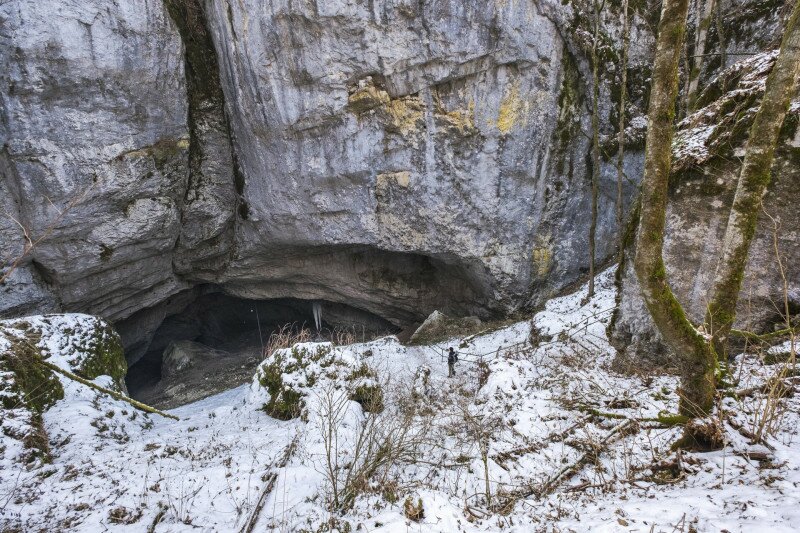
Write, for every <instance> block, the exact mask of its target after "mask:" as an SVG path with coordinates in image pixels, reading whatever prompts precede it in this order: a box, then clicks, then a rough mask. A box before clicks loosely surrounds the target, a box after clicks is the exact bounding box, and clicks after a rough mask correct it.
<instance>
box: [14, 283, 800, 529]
mask: <svg viewBox="0 0 800 533" xmlns="http://www.w3.org/2000/svg"><path fill="white" fill-rule="evenodd" d="M585 296H586V289H585V288H584V289H582V290H579V291H578V292H576V293H574V294H571V295H569V296H565V297H563V298H558V299H554V300H551V301H550V302H549V303H548V304H547V306H546V308H545V309H544V310H543V311H541V312H539V313H537V314H536V315H535V316H534V317H533V319H532V320H531V321H526V322H520V323H517V324H514V325H512V326H510V327H506V328H503V329H500V330H497V331H493V332H488V333H486V334H483V335H477V336H474V337H471V338H467V339H453V340H452V341H450V342H445V343H441V344H438V345H434V346H423V347H406V346H403V345H401V344H400V343H399V342H398V341H397V340H396V339H394V338H391V337H389V338H385V339H379V340H377V341H373V342H370V343H365V344H357V345H352V346H345V347H332V346H330V345H305V346H303V347H301V348H302V349H303V350H306V351H307V352H308V353H316V351H320V352H319V353H323V352H324V354H325V358H327V359H326V360H329V361H335V362H332V363H330V364H328V366H324V365H320V364H318V363H316V362H315V363H314V365H315V366H313V368H312V367H308V368H305V369H304V368H300V369H297V368H295V369H294V371H293V372H294V373H288V374H287V376H290V378H291V381H292V386H294V387H295V388H296V390H298V391H300V392H301V393H302V395H303V404H304V408H303V416H301V417H299V418H295V419H293V420H289V421H282V420H277V419H275V418H272V417H270V416H268V415H267V414H266V413H265V412H264V410H263V409H262V407H263V405H264V403H265V402H266V401H267V400H268V399H269V398H270V396H269V394H268V392H267V391H265V390H264V388H263V387H261V385H260V384H259V381H258V379H254V382H253V384H252V385H251V386H243V387H239V388H237V389H234V390H231V391H228V392H225V393H223V394H219V395H217V396H214V397H211V398H207V399H205V400H202V401H199V402H196V403H193V404H190V405H186V406H184V407H181V408H179V409H175V410H173V411H171V413H173V414H175V415H177V416H178V417H179V418H180V420H179V421H177V422H176V421H174V420H171V419H167V418H163V417H159V416H157V415H145V414H144V413H142V412H140V411H136V410H135V409H133V408H131V406H130V405H128V404H126V403H124V402H121V401H118V400H114V399H111V398H109V397H107V396H105V395H102V394H98V393H96V392H95V391H93V390H92V389H89V388H87V387H86V386H84V385H81V384H79V383H75V382H71V381H69V380H66V379H62V383H63V386H64V389H65V398H64V399H63V400H61V401H59V402H57V403H56V405H55V406H53V407H52V408H51V409H49V410H48V411H47V412H46V413H45V415H44V423H45V428H46V430H47V432H48V434H49V438H50V441H51V446H52V457H53V458H52V463H51V464H47V465H43V466H39V467H36V468H31V469H25V468H22V467H20V466H19V465H17V464H14V463H13V462H11V461H9V460H6V458H5V457H4V459H3V462H2V470H1V471H0V483H1V486H0V526H2V527H5V530H9V531H14V530H15V528H17V529H16V530H20V531H38V530H42V531H67V530H70V531H106V530H108V529H112V530H115V531H116V530H119V531H137V532H138V531H157V532H167V531H168V532H173V531H225V532H227V531H239V530H252V531H273V530H274V531H369V532H372V531H381V532H401V531H402V532H408V531H426V532H427V531H499V530H503V531H519V532H523V531H524V532H528V531H643V532H651V531H653V532H657V531H664V532H673V531H693V530H694V531H715V532H717V531H725V530H727V531H730V532H734V531H742V532H745V531H746V532H751V531H774V532H778V531H787V532H788V531H796V530H797V529H798V527H800V506H798V502H799V501H800V457H798V454H797V453H796V452H795V453H793V451H792V449H793V448H796V446H797V444H796V441H797V429H798V428H797V423H798V420H800V415H798V406H800V402H798V400H797V399H795V398H794V397H790V398H787V399H785V400H784V404H783V407H781V410H780V413H781V414H782V417H781V418H780V420H779V423H778V424H777V425H776V432H775V435H774V436H770V437H769V438H768V439H767V446H765V445H753V444H751V443H750V439H748V438H747V437H745V436H744V435H748V434H749V433H750V432H753V431H755V430H757V427H758V422H759V418H758V416H759V415H757V413H761V412H763V410H764V409H763V407H764V401H765V400H764V395H763V394H761V393H760V392H758V391H756V392H755V393H753V394H751V395H746V397H745V398H744V399H740V400H737V399H734V398H725V399H724V400H723V401H722V410H723V411H724V412H725V413H726V415H727V420H728V421H726V422H725V424H724V429H725V436H726V439H727V444H726V446H725V447H724V448H723V449H722V450H718V451H713V452H708V453H682V454H680V455H678V454H676V453H674V452H670V445H671V444H672V443H673V442H674V441H675V440H676V438H677V436H678V435H679V434H680V429H679V428H674V427H667V426H665V425H664V424H662V423H661V422H659V420H658V418H659V415H660V414H666V413H674V412H675V411H676V409H677V395H676V393H675V390H676V387H677V380H676V378H675V377H673V376H648V375H644V374H643V375H641V376H633V377H632V376H621V375H618V374H615V373H614V372H612V371H611V370H610V364H611V361H612V359H613V356H614V351H613V349H612V348H611V346H610V345H609V344H608V340H607V338H606V333H605V330H606V326H607V324H608V321H609V320H610V317H611V313H612V310H613V307H614V301H615V292H614V287H613V271H606V272H604V273H602V274H601V275H599V276H598V278H597V292H596V294H595V296H594V297H593V298H592V299H590V300H589V301H588V302H586V303H582V302H583V300H584V299H585ZM532 328H533V329H534V331H533V335H532V334H531V333H532V332H531V329H532ZM532 343H533V344H532ZM59 346H62V345H59V344H54V345H53V348H52V350H53V351H54V352H53V353H54V355H55V356H56V357H58V353H57V352H58V351H59V349H60V348H59ZM68 346H69V345H68V343H64V344H63V347H64V349H65V350H67V349H68ZM451 346H452V347H455V348H456V349H457V350H458V351H459V353H460V356H461V360H460V362H459V364H458V365H457V367H456V369H457V375H456V377H455V378H448V377H447V364H446V362H445V359H444V352H445V351H446V349H447V348H449V347H451ZM289 353H290V351H289V350H287V351H285V352H283V355H284V356H288V354H289ZM295 353H298V352H297V351H296V352H295ZM304 353H305V352H304ZM61 355H64V354H61ZM269 361H270V360H268V361H267V363H269ZM363 364H366V365H367V366H368V367H369V368H370V369H371V370H370V376H371V377H369V379H370V380H371V382H377V383H379V384H380V385H381V389H382V391H383V404H384V406H385V407H384V409H383V411H382V412H380V413H375V414H370V413H365V412H364V411H363V410H362V408H361V406H360V405H359V404H358V403H356V402H354V401H350V400H349V399H348V397H349V395H351V394H352V391H353V389H354V387H355V386H356V385H354V383H358V381H357V380H355V381H354V378H353V377H352V372H353V370H354V369H359V368H362V365H363ZM309 368H310V369H311V370H309ZM778 368H779V366H776V365H773V366H764V365H763V364H762V363H761V361H760V360H759V359H758V358H756V357H755V356H740V357H739V358H738V359H737V361H736V364H735V365H733V367H732V373H733V375H734V377H735V378H737V379H738V380H739V384H738V385H737V387H736V388H737V389H740V390H741V389H746V388H755V387H758V386H759V385H761V384H763V383H765V382H766V380H767V379H768V378H769V377H770V376H771V375H772V374H773V373H774V372H775V371H776V370H777V369H778ZM312 374H313V375H312ZM373 374H376V376H373ZM290 378H289V377H287V380H288V379H290ZM358 379H363V376H362V377H361V378H358ZM95 381H96V382H101V383H102V382H106V383H107V382H108V381H110V380H109V379H107V378H105V377H100V378H98V379H97V380H95ZM4 444H5V443H4ZM8 449H10V448H8ZM387 457H391V459H389V460H387V459H386V458H387ZM371 465H372V466H374V468H370V466H371ZM362 467H363V468H362ZM367 471H368V472H369V475H368V476H360V475H359V474H360V473H363V472H367ZM348 474H349V475H350V477H349V478H348ZM487 479H488V491H487ZM334 483H335V484H336V490H334ZM265 488H267V489H268V490H265ZM348 491H350V492H348ZM487 492H489V494H490V498H488V499H487ZM334 496H338V499H339V501H340V505H341V506H342V507H345V510H344V511H341V512H336V511H333V510H332V506H333V503H334ZM350 496H352V498H350ZM343 502H349V503H347V504H345V503H343ZM420 502H421V505H422V512H421V513H419V512H418V509H415V507H416V506H417V505H418V504H419V503H420ZM415 512H416V515H415ZM407 515H412V517H413V518H414V520H412V519H411V518H409V517H408V516H407ZM419 515H422V516H419ZM248 528H250V529H248Z"/></svg>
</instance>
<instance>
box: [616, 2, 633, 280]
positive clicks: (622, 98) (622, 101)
mask: <svg viewBox="0 0 800 533" xmlns="http://www.w3.org/2000/svg"><path fill="white" fill-rule="evenodd" d="M629 34H630V29H629V28H628V0H622V58H621V61H620V66H619V70H620V88H619V133H618V134H617V205H616V209H617V213H616V214H617V231H619V242H618V243H617V264H620V265H621V264H622V256H623V254H624V253H625V230H624V227H623V224H624V220H623V219H624V217H625V206H624V204H623V200H622V180H623V178H624V177H625V168H624V166H623V165H624V164H625V107H626V105H627V98H628V85H627V84H628V43H629V42H630V35H629Z"/></svg>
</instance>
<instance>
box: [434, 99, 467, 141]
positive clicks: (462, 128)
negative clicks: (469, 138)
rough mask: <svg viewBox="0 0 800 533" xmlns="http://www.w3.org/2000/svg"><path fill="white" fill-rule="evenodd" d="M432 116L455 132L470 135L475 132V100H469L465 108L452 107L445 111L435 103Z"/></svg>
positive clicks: (441, 124)
mask: <svg viewBox="0 0 800 533" xmlns="http://www.w3.org/2000/svg"><path fill="white" fill-rule="evenodd" d="M434 118H435V119H436V121H437V122H438V123H439V124H440V126H442V127H444V128H446V129H448V130H451V131H453V132H457V133H458V134H460V135H470V134H472V133H474V132H475V130H476V128H475V102H474V101H473V100H470V101H469V105H468V106H467V109H460V108H459V109H454V110H453V111H447V110H446V109H444V108H443V107H441V105H437V110H436V113H435V114H434Z"/></svg>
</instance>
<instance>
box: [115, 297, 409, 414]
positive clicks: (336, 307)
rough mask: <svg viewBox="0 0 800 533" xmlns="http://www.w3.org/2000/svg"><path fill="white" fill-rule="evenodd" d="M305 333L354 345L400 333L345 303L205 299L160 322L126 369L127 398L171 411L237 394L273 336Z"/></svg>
mask: <svg viewBox="0 0 800 533" xmlns="http://www.w3.org/2000/svg"><path fill="white" fill-rule="evenodd" d="M315 307H316V308H317V309H318V310H319V311H321V312H320V315H321V316H319V318H321V322H320V324H319V325H320V328H319V330H317V327H316V324H315V316H314V308H315ZM302 330H305V332H304V334H305V336H306V337H310V340H319V341H323V340H342V339H346V340H347V341H349V342H358V341H366V340H370V339H373V338H375V337H378V336H382V335H387V334H392V333H397V332H399V328H398V327H397V326H396V325H394V324H392V323H391V322H389V321H387V320H385V319H383V318H381V317H379V316H377V315H375V314H372V313H370V312H367V311H363V310H361V309H357V308H355V307H351V306H348V305H345V304H341V303H333V302H328V301H318V300H314V301H311V300H300V299H294V298H279V299H270V300H249V299H244V298H238V297H235V296H230V295H228V294H224V293H222V292H211V293H206V294H201V295H199V296H197V297H196V298H194V299H193V300H192V301H191V302H190V303H189V304H188V305H186V307H185V308H184V309H183V310H182V311H180V312H178V313H175V314H172V315H170V316H167V317H166V318H165V319H164V320H163V321H162V322H161V325H160V326H159V327H158V328H157V329H156V331H155V334H154V335H153V337H152V340H151V341H150V344H149V346H148V347H147V350H146V351H145V352H144V355H142V356H141V358H139V359H138V360H137V361H136V362H135V363H134V364H132V365H131V366H130V368H129V369H128V374H127V377H126V384H127V386H128V391H129V393H130V395H131V396H132V397H133V398H135V399H137V400H140V401H143V402H145V403H148V404H150V405H153V406H155V407H160V408H173V407H176V406H179V405H182V404H185V403H189V402H191V401H195V400H198V399H200V398H203V397H205V396H209V395H212V394H215V393H217V392H221V391H224V390H227V389H230V388H233V387H236V386H238V385H241V384H244V383H247V382H249V381H250V379H251V378H252V376H253V372H254V371H255V369H256V367H257V366H258V364H259V363H260V362H261V361H262V360H263V359H264V355H263V353H264V351H265V350H266V349H268V346H269V341H270V336H271V335H272V334H273V333H276V332H280V331H283V332H284V333H286V332H293V333H299V332H301V331H302Z"/></svg>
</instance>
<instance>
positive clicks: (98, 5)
mask: <svg viewBox="0 0 800 533" xmlns="http://www.w3.org/2000/svg"><path fill="white" fill-rule="evenodd" d="M0 63H2V65H3V69H2V71H0V102H1V103H2V120H0V145H1V146H2V151H0V172H2V176H1V178H0V203H2V210H3V216H0V236H1V237H2V242H0V257H2V260H1V261H0V262H1V263H2V264H3V265H4V266H7V265H8V263H9V262H10V261H11V260H12V258H14V257H16V256H17V255H18V254H19V253H20V252H21V249H22V247H23V245H24V243H25V237H24V235H23V234H22V232H21V227H24V228H26V230H27V234H28V235H29V236H30V238H31V239H34V240H38V239H39V238H41V237H43V236H44V237H45V238H44V239H42V240H41V242H39V243H38V244H37V246H36V247H35V249H34V252H33V253H32V254H30V255H29V256H27V257H26V258H25V261H24V262H23V264H22V266H21V267H20V268H18V269H17V270H16V271H15V272H14V273H13V276H12V277H11V279H10V280H8V282H7V283H6V284H4V285H5V286H3V287H2V288H1V289H0V291H2V293H0V312H2V313H3V314H6V315H14V314H22V313H29V312H35V311H46V310H58V309H66V310H86V311H89V312H92V313H96V314H100V315H103V316H106V317H109V318H111V319H115V318H118V317H121V316H125V315H126V314H130V313H131V312H133V311H135V310H137V309H140V308H142V307H147V306H150V305H155V304H157V303H158V302H159V301H161V300H162V299H164V298H165V297H167V296H168V295H170V294H172V293H174V292H176V291H178V290H181V289H182V288H183V287H184V286H185V284H184V283H183V282H181V281H179V280H178V279H177V278H176V276H175V274H174V273H173V268H172V255H173V249H174V248H175V242H176V237H177V234H178V231H179V228H180V223H181V205H182V203H183V197H184V194H185V191H186V188H187V153H188V148H189V135H188V131H187V122H186V115H187V102H186V87H185V78H184V70H183V51H182V46H181V41H180V38H179V37H178V35H177V32H176V31H175V27H174V25H173V23H172V21H171V20H170V18H169V16H168V15H167V13H166V11H165V10H164V8H163V6H162V5H161V3H160V2H152V1H147V0H131V1H125V2H81V1H67V2H60V1H59V2H41V1H37V0H30V1H23V0H19V1H13V2H3V4H2V5H0ZM70 205H71V207H70ZM67 208H68V210H67V211H66V212H65V213H64V214H63V215H62V214H60V213H62V212H63V211H64V210H65V209H67ZM17 222H18V223H19V224H17Z"/></svg>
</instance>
